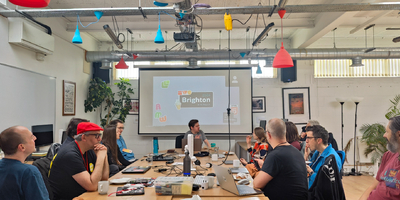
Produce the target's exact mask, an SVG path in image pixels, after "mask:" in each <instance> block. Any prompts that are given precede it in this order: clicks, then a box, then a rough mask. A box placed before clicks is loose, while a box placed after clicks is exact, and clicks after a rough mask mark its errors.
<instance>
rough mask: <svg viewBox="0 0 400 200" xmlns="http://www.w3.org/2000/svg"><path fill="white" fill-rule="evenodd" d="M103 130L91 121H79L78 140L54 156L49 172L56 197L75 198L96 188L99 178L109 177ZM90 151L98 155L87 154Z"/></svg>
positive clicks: (106, 178)
mask: <svg viewBox="0 0 400 200" xmlns="http://www.w3.org/2000/svg"><path fill="white" fill-rule="evenodd" d="M102 130H103V129H102V128H101V127H100V126H98V125H97V124H94V123H91V122H81V123H79V124H78V127H77V135H76V136H75V137H74V138H75V141H74V142H70V143H68V144H66V145H65V146H63V147H62V148H60V150H59V151H58V153H57V154H56V155H55V156H54V158H53V161H51V164H50V171H49V182H50V186H51V188H52V191H53V194H54V199H72V198H74V197H77V196H79V195H81V194H83V193H84V192H86V191H96V190H97V184H98V182H99V181H101V180H108V177H109V165H108V157H107V147H105V146H104V145H102V144H100V141H101V133H100V131H102ZM90 150H93V152H94V153H95V155H91V156H89V155H88V154H86V153H88V152H90ZM92 157H93V158H95V159H94V160H92V159H90V158H92Z"/></svg>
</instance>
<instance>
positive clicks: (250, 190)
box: [237, 185, 257, 195]
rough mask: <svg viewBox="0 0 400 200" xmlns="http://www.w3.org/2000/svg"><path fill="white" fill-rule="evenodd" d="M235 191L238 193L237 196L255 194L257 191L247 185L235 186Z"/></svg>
mask: <svg viewBox="0 0 400 200" xmlns="http://www.w3.org/2000/svg"><path fill="white" fill-rule="evenodd" d="M237 189H238V191H239V194H241V195H244V194H256V193H257V191H255V190H254V189H253V188H251V187H249V186H247V185H237Z"/></svg>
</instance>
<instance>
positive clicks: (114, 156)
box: [101, 125, 131, 177]
mask: <svg viewBox="0 0 400 200" xmlns="http://www.w3.org/2000/svg"><path fill="white" fill-rule="evenodd" d="M118 138H119V134H118V133H117V127H116V126H113V125H108V126H106V127H105V128H104V131H103V138H102V140H101V142H102V143H103V144H104V146H106V147H107V156H108V164H109V165H110V177H111V176H113V175H114V174H116V173H118V172H119V171H120V170H122V169H124V168H125V167H126V166H128V165H130V164H131V163H130V162H129V161H127V160H125V158H124V157H123V156H122V153H121V151H120V150H119V148H118V144H117V139H118Z"/></svg>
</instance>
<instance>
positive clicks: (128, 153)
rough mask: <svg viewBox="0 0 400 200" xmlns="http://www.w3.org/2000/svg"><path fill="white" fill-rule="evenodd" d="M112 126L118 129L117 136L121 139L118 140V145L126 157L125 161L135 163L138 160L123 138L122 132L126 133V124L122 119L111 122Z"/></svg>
mask: <svg viewBox="0 0 400 200" xmlns="http://www.w3.org/2000/svg"><path fill="white" fill-rule="evenodd" d="M110 125H112V126H116V127H117V134H118V135H119V139H118V138H117V144H118V147H119V150H120V151H121V153H122V155H123V156H124V158H125V160H127V161H129V162H135V161H136V160H137V159H136V158H135V154H134V153H133V151H132V150H131V149H128V147H127V146H126V143H125V140H124V138H123V137H122V132H123V131H124V129H125V127H124V122H123V121H122V120H120V119H114V120H112V121H111V122H110Z"/></svg>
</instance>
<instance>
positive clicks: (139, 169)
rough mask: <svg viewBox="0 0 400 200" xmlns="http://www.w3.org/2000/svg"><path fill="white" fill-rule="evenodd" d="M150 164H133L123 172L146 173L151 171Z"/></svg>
mask: <svg viewBox="0 0 400 200" xmlns="http://www.w3.org/2000/svg"><path fill="white" fill-rule="evenodd" d="M150 168H151V167H150V166H132V167H128V168H126V169H124V171H122V173H123V174H135V173H145V172H147V171H149V169H150Z"/></svg>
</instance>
